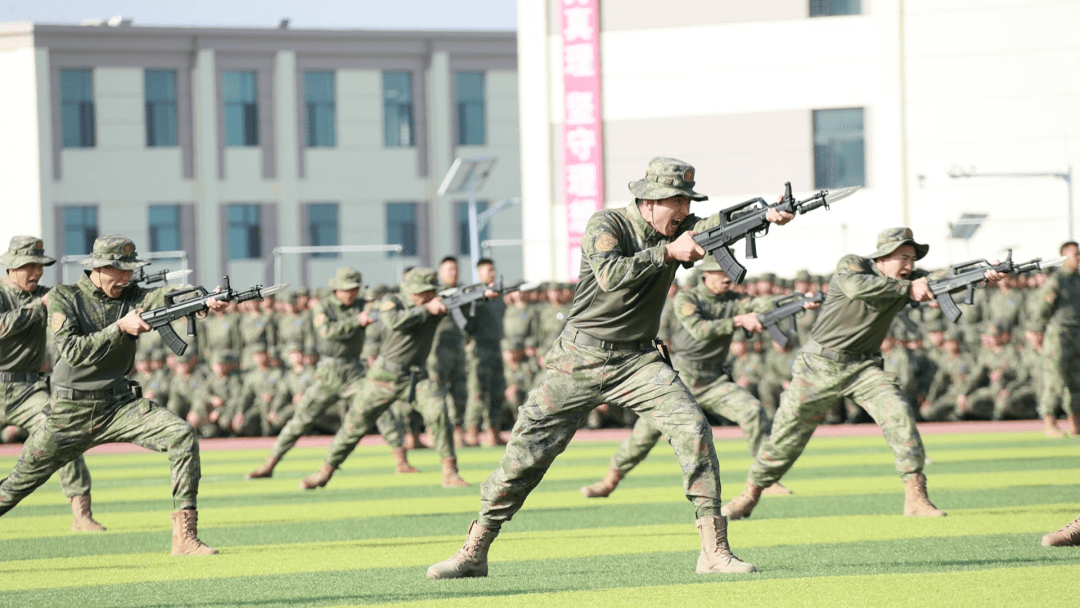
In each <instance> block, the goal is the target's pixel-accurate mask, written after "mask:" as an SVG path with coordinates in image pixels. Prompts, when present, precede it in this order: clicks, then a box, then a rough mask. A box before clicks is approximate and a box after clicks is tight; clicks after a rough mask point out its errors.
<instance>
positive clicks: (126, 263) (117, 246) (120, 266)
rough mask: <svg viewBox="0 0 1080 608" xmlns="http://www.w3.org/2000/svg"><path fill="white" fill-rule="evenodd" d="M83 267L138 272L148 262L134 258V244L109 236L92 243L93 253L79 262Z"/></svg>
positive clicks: (125, 239) (113, 235) (127, 240)
mask: <svg viewBox="0 0 1080 608" xmlns="http://www.w3.org/2000/svg"><path fill="white" fill-rule="evenodd" d="M79 263H80V264H82V265H83V266H89V267H90V268H101V267H103V266H112V267H113V268H116V269H117V270H138V269H140V268H142V267H143V266H146V265H147V264H149V263H150V262H147V261H145V260H140V259H137V258H136V257H135V242H134V241H132V240H131V239H129V238H127V237H126V236H120V235H118V234H109V235H105V236H99V237H98V238H97V240H95V241H94V251H93V252H92V253H91V254H90V257H89V258H87V259H85V260H79Z"/></svg>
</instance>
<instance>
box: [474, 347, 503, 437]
mask: <svg viewBox="0 0 1080 608" xmlns="http://www.w3.org/2000/svg"><path fill="white" fill-rule="evenodd" d="M477 351H480V352H477ZM468 389H469V400H468V402H467V403H466V405H465V419H464V425H465V426H467V427H473V426H475V427H479V426H480V423H481V422H485V423H487V424H488V425H489V426H493V427H495V428H496V429H499V427H500V423H501V420H502V411H503V405H504V402H505V400H506V397H505V395H506V376H505V374H504V372H503V360H502V352H500V351H499V350H498V349H496V350H494V351H490V352H489V350H488V349H480V348H477V349H476V350H474V351H473V352H472V353H471V354H470V355H469V380H468Z"/></svg>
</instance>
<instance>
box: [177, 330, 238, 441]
mask: <svg viewBox="0 0 1080 608" xmlns="http://www.w3.org/2000/svg"><path fill="white" fill-rule="evenodd" d="M204 380H205V382H204V383H203V385H202V386H200V387H199V388H198V390H197V392H196V398H195V401H194V403H193V404H192V407H191V412H190V413H189V414H190V416H189V420H191V419H194V420H196V421H197V422H193V423H191V426H192V427H194V428H195V430H196V431H198V432H199V436H200V437H204V438H211V437H228V436H230V435H232V434H233V432H234V429H233V426H232V422H233V420H232V418H233V414H235V413H236V406H237V403H238V402H239V399H240V396H241V392H242V389H243V387H244V380H243V375H242V374H241V373H240V357H239V356H238V355H237V354H236V353H235V352H233V351H231V350H218V351H214V353H213V355H211V357H210V373H209V374H207V375H206V377H205V378H204Z"/></svg>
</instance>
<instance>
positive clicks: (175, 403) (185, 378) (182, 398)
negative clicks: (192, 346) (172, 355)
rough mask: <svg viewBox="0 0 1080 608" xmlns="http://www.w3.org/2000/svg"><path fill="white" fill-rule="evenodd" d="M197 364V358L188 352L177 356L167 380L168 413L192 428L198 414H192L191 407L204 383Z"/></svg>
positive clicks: (204, 378)
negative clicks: (184, 421) (181, 419)
mask: <svg viewBox="0 0 1080 608" xmlns="http://www.w3.org/2000/svg"><path fill="white" fill-rule="evenodd" d="M198 363H199V358H198V357H197V356H196V355H195V353H193V352H191V351H190V350H189V351H187V352H185V353H184V354H183V355H180V356H177V357H176V363H175V365H174V370H173V373H172V374H170V378H169V411H170V412H172V413H173V414H176V415H177V416H178V417H180V418H183V419H184V420H187V421H188V424H190V425H191V426H192V427H193V428H194V427H195V423H196V422H198V414H197V413H196V414H193V413H192V407H193V406H194V404H195V402H196V400H198V398H199V393H200V391H201V390H202V385H203V383H204V382H206V377H205V375H204V374H203V370H202V369H201V368H200V367H199V366H198Z"/></svg>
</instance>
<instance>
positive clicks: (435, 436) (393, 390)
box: [326, 362, 454, 468]
mask: <svg viewBox="0 0 1080 608" xmlns="http://www.w3.org/2000/svg"><path fill="white" fill-rule="evenodd" d="M408 396H409V376H408V374H403V375H401V374H395V373H392V372H388V371H386V370H385V369H383V368H381V367H379V363H378V362H376V363H375V365H374V366H372V367H371V369H369V370H368V373H367V376H365V377H364V381H363V383H362V384H361V385H360V391H359V392H358V393H356V395H355V396H354V397H353V399H352V403H351V404H350V405H349V411H348V413H346V414H345V420H343V421H342V422H341V429H340V430H338V432H337V434H336V435H334V439H333V441H332V442H331V443H330V449H329V450H328V451H327V454H326V463H327V464H329V465H331V466H333V467H334V468H337V467H340V466H341V463H343V462H345V459H346V458H348V457H349V454H352V451H353V450H354V449H355V448H356V444H358V443H360V440H361V439H363V438H364V435H367V434H368V433H369V432H371V429H372V427H373V426H374V425H375V422H376V420H378V419H379V418H380V417H381V416H384V415H385V414H386V412H387V411H389V408H390V406H391V405H393V404H394V402H396V401H403V400H407V399H408ZM414 408H415V409H417V410H419V412H420V414H421V415H422V416H423V417H424V424H425V426H427V430H428V432H429V433H431V441H432V443H433V444H434V445H433V446H432V447H433V448H434V449H435V450H436V451H437V452H438V453H439V455H440V456H442V457H443V458H454V433H453V429H452V427H451V426H450V417H449V415H448V413H447V408H446V395H445V394H443V393H442V391H440V390H439V386H438V385H437V384H435V383H434V382H432V381H431V380H430V379H429V378H423V379H420V380H418V381H417V382H416V403H415V404H414Z"/></svg>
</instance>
